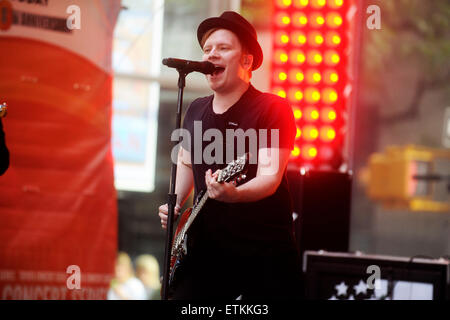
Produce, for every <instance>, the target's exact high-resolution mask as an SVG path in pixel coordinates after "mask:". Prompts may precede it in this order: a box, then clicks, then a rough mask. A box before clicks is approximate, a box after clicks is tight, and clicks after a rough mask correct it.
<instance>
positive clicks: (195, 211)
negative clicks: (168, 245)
mask: <svg viewBox="0 0 450 320" xmlns="http://www.w3.org/2000/svg"><path fill="white" fill-rule="evenodd" d="M206 200H208V192H205V194H204V195H203V196H202V198H201V199H200V201H199V202H198V203H197V205H196V206H195V208H194V209H193V210H192V212H191V214H190V215H189V218H188V220H187V221H186V223H185V224H184V226H183V229H182V230H181V232H180V233H179V234H178V237H177V238H176V240H175V246H174V248H178V247H179V246H180V244H181V241H182V240H183V239H184V236H185V234H186V232H187V230H188V229H189V227H190V226H191V224H192V222H194V220H195V217H197V215H198V213H199V212H200V210H201V209H202V207H203V205H204V204H205V202H206Z"/></svg>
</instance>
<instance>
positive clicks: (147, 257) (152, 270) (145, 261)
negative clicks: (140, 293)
mask: <svg viewBox="0 0 450 320" xmlns="http://www.w3.org/2000/svg"><path fill="white" fill-rule="evenodd" d="M141 268H142V269H143V270H145V271H147V272H148V273H149V274H151V276H152V277H151V282H152V287H158V286H159V284H160V282H159V264H158V260H156V258H155V257H154V256H153V255H151V254H141V255H140V256H139V257H137V258H136V269H141Z"/></svg>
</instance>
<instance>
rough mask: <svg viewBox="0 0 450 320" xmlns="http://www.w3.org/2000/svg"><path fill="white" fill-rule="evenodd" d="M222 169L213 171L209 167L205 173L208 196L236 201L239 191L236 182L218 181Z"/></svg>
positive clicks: (220, 199) (226, 200)
mask: <svg viewBox="0 0 450 320" xmlns="http://www.w3.org/2000/svg"><path fill="white" fill-rule="evenodd" d="M219 173H220V170H217V171H216V172H214V173H212V171H211V169H208V171H206V174H205V182H206V188H207V192H208V197H210V198H211V199H215V200H218V201H222V202H236V201H237V194H238V191H237V189H236V183H235V182H234V181H232V182H223V183H219V182H217V177H218V175H219Z"/></svg>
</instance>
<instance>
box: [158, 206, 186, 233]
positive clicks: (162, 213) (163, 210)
mask: <svg viewBox="0 0 450 320" xmlns="http://www.w3.org/2000/svg"><path fill="white" fill-rule="evenodd" d="M180 210H181V207H180V205H179V204H177V205H176V206H175V211H174V212H175V215H179V214H180ZM158 214H159V217H160V218H161V226H162V228H163V229H166V228H167V216H168V214H169V206H168V205H167V203H166V204H163V205H162V206H160V207H159V212H158Z"/></svg>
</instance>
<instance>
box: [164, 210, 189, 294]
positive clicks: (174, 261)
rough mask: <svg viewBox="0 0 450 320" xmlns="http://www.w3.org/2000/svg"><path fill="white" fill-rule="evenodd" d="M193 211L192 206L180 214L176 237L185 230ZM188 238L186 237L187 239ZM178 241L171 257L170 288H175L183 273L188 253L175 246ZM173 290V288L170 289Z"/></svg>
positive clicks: (173, 245)
mask: <svg viewBox="0 0 450 320" xmlns="http://www.w3.org/2000/svg"><path fill="white" fill-rule="evenodd" d="M191 212H192V208H189V209H186V210H185V211H184V212H183V214H182V215H181V216H180V221H179V222H178V226H177V230H176V231H175V239H177V238H178V237H179V236H180V232H181V231H182V230H183V228H184V226H185V224H186V222H187V221H188V219H189V217H190V215H191ZM185 240H186V239H185ZM175 246H176V241H174V242H173V244H172V253H173V254H172V256H171V258H170V276H169V288H170V289H173V287H174V285H175V283H176V279H177V276H178V275H179V274H180V273H181V272H180V269H182V268H181V266H182V262H183V260H184V257H185V256H186V253H185V252H183V250H179V249H180V248H175ZM169 292H171V290H169Z"/></svg>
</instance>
